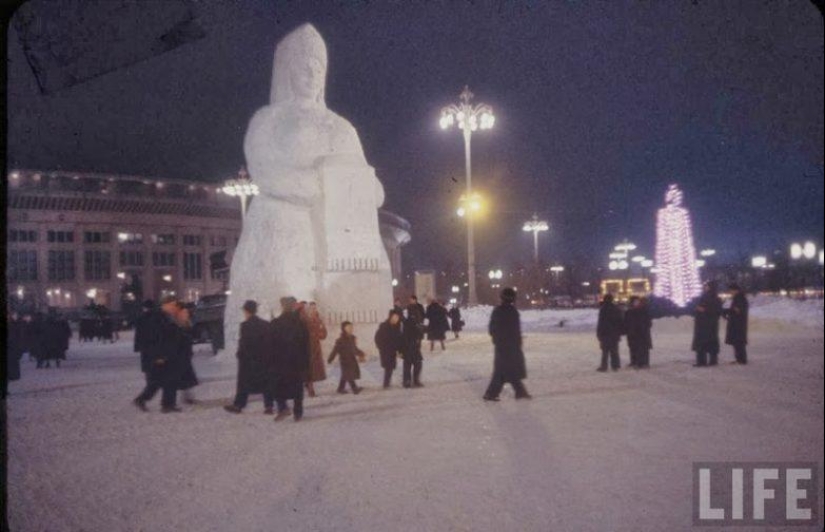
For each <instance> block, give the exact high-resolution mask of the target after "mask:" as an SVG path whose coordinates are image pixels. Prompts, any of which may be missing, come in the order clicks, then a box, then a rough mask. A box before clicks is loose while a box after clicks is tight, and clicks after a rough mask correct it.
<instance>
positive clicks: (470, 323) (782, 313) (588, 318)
mask: <svg viewBox="0 0 825 532" xmlns="http://www.w3.org/2000/svg"><path fill="white" fill-rule="evenodd" d="M492 311H493V307H490V306H479V307H473V308H470V309H466V310H464V311H463V316H464V321H465V322H467V330H469V331H485V330H486V328H487V324H488V323H489V321H490V313H491V312H492ZM597 319H598V311H597V310H596V309H544V310H532V309H529V310H522V311H521V323H522V329H523V330H524V331H525V332H554V331H558V332H563V331H566V330H573V331H582V330H589V329H595V328H596V321H597ZM751 319H753V320H758V321H774V322H779V323H782V324H791V325H798V326H803V327H812V328H817V329H822V328H823V327H825V312H823V302H822V300H813V299H809V300H797V299H791V298H787V297H781V296H754V297H752V298H751ZM562 324H563V326H562Z"/></svg>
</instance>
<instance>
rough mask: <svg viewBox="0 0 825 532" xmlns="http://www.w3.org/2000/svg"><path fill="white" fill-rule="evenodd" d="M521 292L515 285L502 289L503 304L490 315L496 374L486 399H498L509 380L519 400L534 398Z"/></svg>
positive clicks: (489, 329) (494, 373)
mask: <svg viewBox="0 0 825 532" xmlns="http://www.w3.org/2000/svg"><path fill="white" fill-rule="evenodd" d="M516 300H517V294H516V291H515V290H514V289H512V288H505V289H504V290H502V291H501V304H500V305H499V306H497V307H496V308H495V309H494V310H493V313H492V315H491V316H490V325H489V327H488V331H489V333H490V337H491V338H492V340H493V345H494V346H495V349H494V357H493V376H492V378H491V379H490V385H489V386H488V387H487V392H486V393H485V394H484V400H485V401H498V400H499V395H500V394H501V390H502V389H503V388H504V384H505V383H508V382H509V383H510V385H511V386H512V387H513V390H514V391H515V393H516V399H531V396H530V394H529V393H528V392H527V388H525V387H524V383H523V382H522V380H523V379H526V378H527V364H526V362H525V359H524V351H522V337H521V317H520V316H519V312H518V310H517V309H516Z"/></svg>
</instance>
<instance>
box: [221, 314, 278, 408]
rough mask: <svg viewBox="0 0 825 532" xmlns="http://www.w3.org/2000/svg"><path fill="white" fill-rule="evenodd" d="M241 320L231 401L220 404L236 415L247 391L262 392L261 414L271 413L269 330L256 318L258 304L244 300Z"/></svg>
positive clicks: (273, 402)
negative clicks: (223, 404)
mask: <svg viewBox="0 0 825 532" xmlns="http://www.w3.org/2000/svg"><path fill="white" fill-rule="evenodd" d="M242 310H243V315H244V321H243V323H241V328H240V338H239V339H238V351H237V353H236V354H235V356H236V357H237V358H238V381H237V386H236V389H235V400H234V401H233V402H232V404H231V405H226V406H224V409H225V410H226V411H227V412H232V413H234V414H240V413H241V412H242V411H243V409H244V408H245V407H246V404H247V401H248V399H249V395H250V394H258V393H260V394H263V396H264V414H272V413H273V412H274V408H275V398H274V396H273V389H272V388H273V383H272V367H271V366H272V356H273V351H272V349H273V347H272V329H271V327H270V325H269V323H268V322H267V321H266V320H264V319H262V318H260V317H258V303H257V302H255V301H252V300H248V301H246V302H245V303H244V304H243V307H242Z"/></svg>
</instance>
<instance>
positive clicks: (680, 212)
mask: <svg viewBox="0 0 825 532" xmlns="http://www.w3.org/2000/svg"><path fill="white" fill-rule="evenodd" d="M701 292H702V286H701V282H700V281H699V268H698V266H697V264H696V248H695V247H694V245H693V229H692V228H691V224H690V213H689V212H688V210H687V209H685V208H684V207H683V206H682V191H681V190H679V187H678V186H676V185H670V187H668V189H667V193H666V194H665V207H664V208H662V209H659V213H658V215H657V219H656V286H655V288H654V290H653V293H654V294H655V295H657V296H659V297H664V298H666V299H669V300H671V301H673V302H674V303H676V304H677V305H679V306H680V307H684V306H685V305H686V304H687V303H688V302H689V301H690V300H692V299H693V298H695V297H697V296H698V295H699V294H700V293H701Z"/></svg>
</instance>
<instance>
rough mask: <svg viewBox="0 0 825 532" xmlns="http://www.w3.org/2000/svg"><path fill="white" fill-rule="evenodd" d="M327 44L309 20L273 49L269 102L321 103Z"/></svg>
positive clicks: (322, 101) (325, 72)
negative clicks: (300, 101)
mask: <svg viewBox="0 0 825 532" xmlns="http://www.w3.org/2000/svg"><path fill="white" fill-rule="evenodd" d="M326 74H327V47H326V45H325V44H324V39H323V38H322V37H321V34H320V33H318V30H316V29H315V28H314V27H313V26H312V24H303V25H301V26H300V27H298V29H296V30H294V31H293V32H292V33H290V34H289V35H287V36H286V37H284V38H283V39H282V40H281V42H280V43H278V46H277V48H276V49H275V61H274V64H273V68H272V92H271V94H270V103H272V104H277V103H286V102H290V101H299V100H303V101H313V102H317V103H320V104H322V105H323V104H324V103H325V100H324V85H325V84H326Z"/></svg>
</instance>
